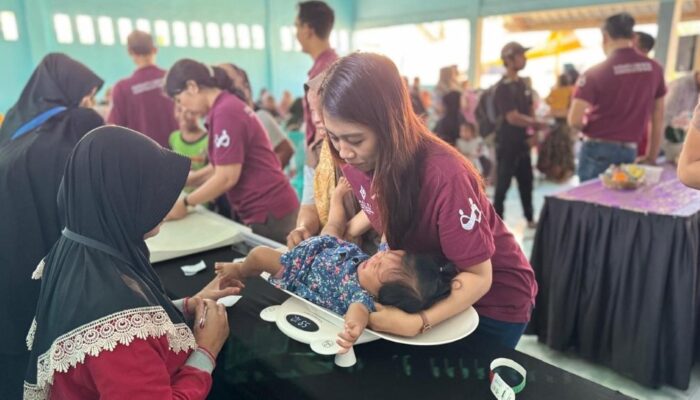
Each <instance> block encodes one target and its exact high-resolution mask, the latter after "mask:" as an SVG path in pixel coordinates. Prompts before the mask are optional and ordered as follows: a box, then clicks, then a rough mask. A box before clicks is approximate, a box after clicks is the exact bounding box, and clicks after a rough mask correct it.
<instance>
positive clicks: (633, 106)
mask: <svg viewBox="0 0 700 400" xmlns="http://www.w3.org/2000/svg"><path fill="white" fill-rule="evenodd" d="M602 30H603V49H604V50H605V54H606V55H607V59H606V60H605V61H603V62H602V63H600V64H598V65H596V66H594V67H591V68H590V69H589V70H588V71H586V72H585V73H584V74H583V75H581V77H580V78H579V80H578V82H577V84H576V91H575V92H574V100H573V102H572V104H571V108H570V110H569V116H568V122H569V125H570V126H571V127H573V128H575V129H580V130H581V131H582V132H583V135H584V136H585V139H584V140H585V141H584V143H583V146H582V147H581V153H580V155H579V166H578V176H579V179H580V180H581V181H582V182H583V181H586V180H589V179H593V178H596V177H598V175H599V174H601V173H603V172H604V171H605V170H606V169H607V168H608V167H609V166H610V165H611V164H623V163H632V162H634V161H635V158H637V144H638V143H639V142H640V141H641V139H642V136H643V135H645V134H646V132H647V127H648V125H649V120H650V119H651V130H650V136H649V140H648V143H649V146H648V149H647V151H646V154H645V155H643V156H641V157H639V158H637V161H638V162H645V163H649V164H654V163H655V161H656V158H657V156H658V154H659V144H660V142H661V127H662V123H663V117H664V95H665V94H666V83H665V82H664V76H663V70H662V68H661V66H660V65H659V64H658V63H657V62H656V61H654V60H652V59H650V58H648V57H646V56H645V55H643V54H641V53H639V52H638V51H637V50H636V49H635V48H634V43H633V39H634V18H632V16H631V15H630V14H628V13H621V14H616V15H613V16H611V17H608V18H607V19H606V20H605V23H604V25H603V29H602Z"/></svg>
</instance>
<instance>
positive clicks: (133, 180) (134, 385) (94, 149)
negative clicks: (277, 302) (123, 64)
mask: <svg viewBox="0 0 700 400" xmlns="http://www.w3.org/2000/svg"><path fill="white" fill-rule="evenodd" d="M189 169H190V161H189V159H187V158H185V157H182V156H179V155H177V154H175V153H173V152H171V151H169V150H166V149H163V148H162V147H161V146H159V145H158V144H157V143H156V142H154V141H153V140H151V139H149V138H147V137H146V136H144V135H141V134H139V133H137V132H134V131H132V130H129V129H127V128H122V127H116V126H106V127H101V128H98V129H95V130H93V131H92V132H90V133H89V134H88V135H86V136H85V137H84V138H83V139H82V140H81V141H80V142H79V143H78V145H77V146H76V147H75V150H74V151H73V153H72V154H71V156H70V158H69V160H68V163H67V165H66V169H65V173H64V178H63V183H62V185H61V188H60V190H59V195H58V203H59V208H60V209H61V211H62V217H63V218H64V220H65V221H66V225H65V228H64V230H63V232H62V234H61V237H60V239H59V240H58V242H56V244H55V245H54V246H53V248H52V249H51V251H50V252H49V254H48V255H47V256H46V258H45V259H44V260H43V261H42V263H41V264H40V265H39V267H37V270H36V271H35V276H41V292H40V294H39V301H38V304H37V308H36V316H35V320H34V321H33V323H32V328H31V330H30V332H29V335H28V336H27V344H28V346H29V347H30V348H31V357H30V362H29V368H28V369H27V376H26V379H25V384H24V387H25V389H24V390H25V393H24V395H25V399H26V398H31V399H35V398H36V399H44V398H52V399H73V398H80V399H100V398H115V399H121V398H133V395H134V394H138V395H139V398H149V399H166V398H167V399H171V398H187V399H204V398H205V397H206V395H207V393H208V392H209V389H210V387H211V375H210V374H211V371H212V370H213V368H214V360H215V359H216V355H217V353H218V352H219V350H220V349H221V346H222V345H223V343H224V341H225V340H226V338H227V336H228V322H227V320H226V311H225V309H224V307H223V306H222V305H217V304H216V303H214V302H213V301H212V300H201V301H200V300H198V299H196V300H195V299H193V300H192V301H190V304H187V302H186V301H180V302H176V304H177V305H176V304H174V303H173V302H172V301H171V300H170V299H169V298H168V297H167V295H166V294H165V290H164V289H163V286H162V284H161V282H160V280H159V279H158V277H157V275H156V273H155V271H154V270H153V268H152V266H151V265H150V263H149V261H148V257H149V253H148V249H147V247H146V243H145V238H147V237H150V236H153V235H155V234H157V231H158V228H159V227H160V224H161V222H162V221H163V218H165V216H166V214H167V213H168V211H170V209H171V208H172V206H173V204H174V203H175V200H177V198H178V195H179V194H180V191H181V190H182V188H183V187H184V185H185V181H186V179H187V174H188V172H189ZM205 302H206V307H207V308H208V311H206V309H205ZM195 309H196V310H195ZM195 311H196V313H197V315H196V321H200V318H201V316H202V314H206V313H207V312H208V314H207V316H206V323H205V324H204V326H203V327H202V324H201V323H198V324H197V327H196V329H195V331H194V334H193V332H192V330H190V328H189V327H188V326H187V325H186V324H185V318H184V316H183V313H184V315H192V314H194V313H195Z"/></svg>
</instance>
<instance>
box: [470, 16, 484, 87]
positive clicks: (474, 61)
mask: <svg viewBox="0 0 700 400" xmlns="http://www.w3.org/2000/svg"><path fill="white" fill-rule="evenodd" d="M482 25H483V18H481V17H479V16H474V17H471V18H469V41H470V44H469V86H471V87H472V88H478V87H479V80H480V78H481V33H482V30H483V26H482Z"/></svg>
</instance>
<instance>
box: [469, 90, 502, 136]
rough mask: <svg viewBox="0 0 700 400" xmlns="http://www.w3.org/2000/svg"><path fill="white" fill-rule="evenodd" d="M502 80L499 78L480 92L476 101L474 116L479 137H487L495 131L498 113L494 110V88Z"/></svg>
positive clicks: (497, 123)
mask: <svg viewBox="0 0 700 400" xmlns="http://www.w3.org/2000/svg"><path fill="white" fill-rule="evenodd" d="M502 81H503V80H499V81H498V82H496V84H494V85H493V86H491V87H489V88H488V89H486V90H484V91H483V92H481V95H480V96H479V101H478V102H477V103H476V110H474V116H475V117H476V123H477V124H479V134H480V135H481V137H484V138H485V137H488V136H491V135H493V134H495V133H496V130H497V129H498V125H499V122H498V121H499V115H498V112H497V110H496V102H495V97H496V89H497V88H498V85H500V84H501V82H502Z"/></svg>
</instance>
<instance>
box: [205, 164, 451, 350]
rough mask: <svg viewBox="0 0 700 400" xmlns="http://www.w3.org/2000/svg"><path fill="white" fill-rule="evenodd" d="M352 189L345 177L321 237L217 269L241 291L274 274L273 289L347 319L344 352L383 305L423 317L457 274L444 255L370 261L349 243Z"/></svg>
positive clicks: (386, 255) (382, 256)
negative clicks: (249, 281) (346, 200)
mask: <svg viewBox="0 0 700 400" xmlns="http://www.w3.org/2000/svg"><path fill="white" fill-rule="evenodd" d="M351 190H352V189H351V187H350V184H349V183H348V182H347V180H346V179H345V178H341V179H340V181H339V183H338V186H337V187H336V189H335V190H334V192H333V195H332V196H331V207H330V213H329V218H328V223H327V224H326V226H325V227H324V228H323V231H322V232H321V236H315V237H311V238H309V239H306V240H305V241H303V242H301V243H300V244H299V245H297V246H296V247H294V248H293V249H291V250H290V251H288V252H283V251H280V250H277V249H272V248H269V247H265V246H259V247H256V248H254V249H253V250H252V251H251V252H250V253H249V254H248V257H246V259H245V261H244V262H242V263H235V262H233V263H217V264H216V266H215V268H216V272H217V274H219V276H220V277H221V281H222V285H227V284H233V285H235V286H240V285H242V283H240V281H241V280H242V279H244V278H246V277H251V276H257V275H260V274H261V273H262V272H268V273H270V274H271V275H272V277H271V278H270V283H272V284H273V285H275V286H277V287H279V288H282V289H286V290H289V291H291V292H293V293H296V294H298V295H299V296H301V297H303V298H305V299H307V300H309V301H311V302H313V303H315V304H317V305H319V306H322V307H324V308H327V309H329V310H331V311H333V312H335V313H336V314H340V315H344V316H345V327H344V331H343V332H341V333H340V334H339V338H338V341H337V343H338V345H339V346H340V347H341V353H344V352H347V351H348V350H349V349H350V347H352V345H353V343H354V342H355V341H356V340H357V338H358V337H360V335H361V334H362V332H363V331H364V329H365V327H366V326H367V323H368V321H369V313H370V312H374V311H375V310H377V309H379V308H381V307H382V306H394V307H397V308H399V309H401V310H403V311H405V312H408V313H418V312H421V311H422V310H424V309H426V308H429V307H430V306H431V305H433V304H434V303H435V302H437V301H438V300H440V299H443V298H445V297H447V296H448V295H449V293H450V290H451V285H452V280H453V278H454V277H455V276H456V275H457V270H456V268H455V267H454V265H453V264H449V263H444V262H441V259H440V258H439V256H433V255H429V254H407V253H405V252H403V251H399V250H387V251H381V252H379V253H377V254H375V255H374V256H371V257H370V256H369V255H367V254H365V253H364V252H363V251H362V250H360V248H359V247H358V246H357V245H355V244H354V243H350V242H347V241H345V240H343V239H342V237H343V235H344V231H345V226H346V224H347V216H346V215H345V209H344V207H343V197H345V196H346V195H347V194H348V193H349V192H350V191H351Z"/></svg>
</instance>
